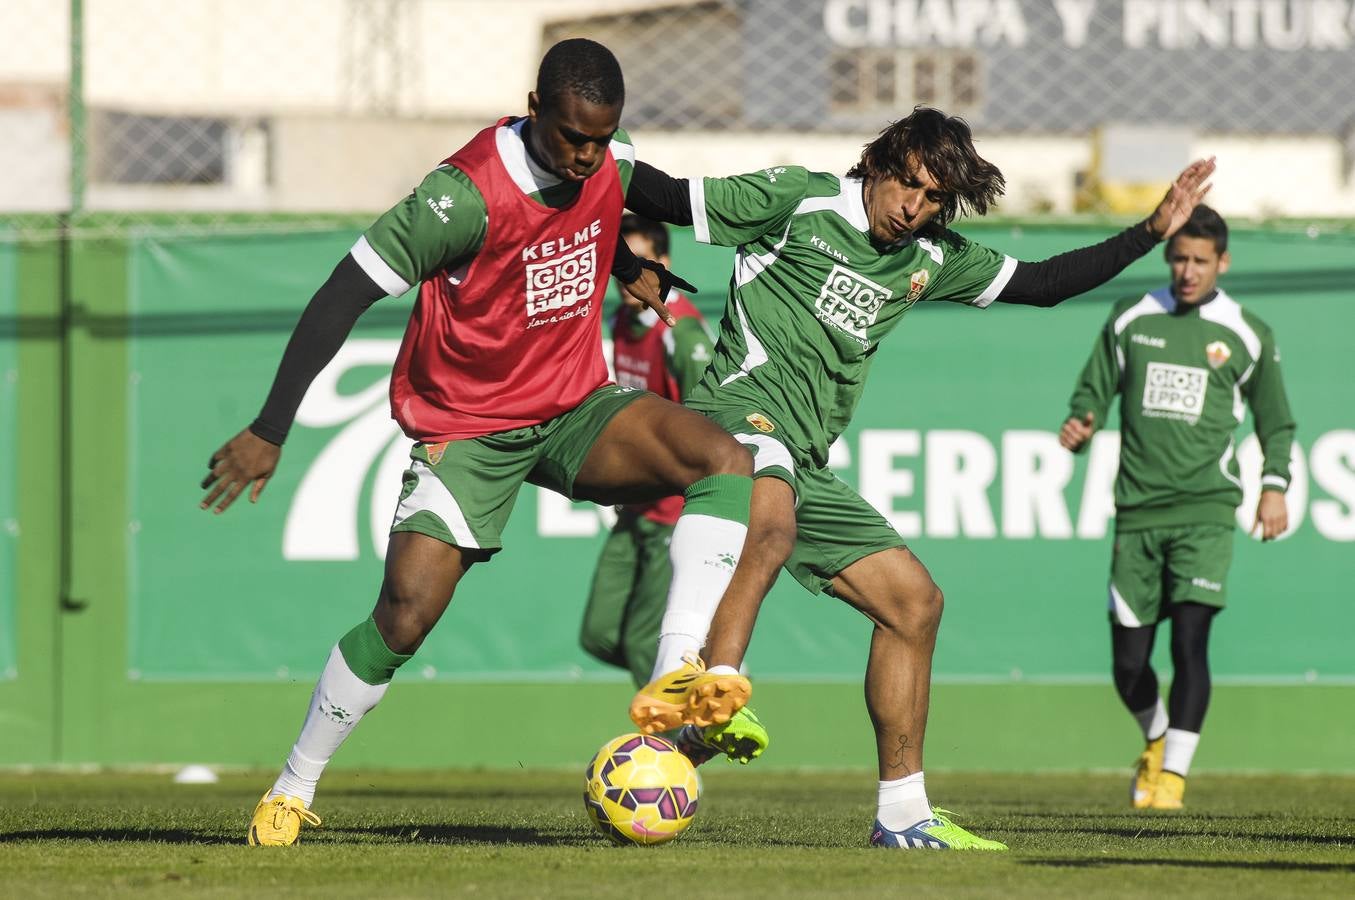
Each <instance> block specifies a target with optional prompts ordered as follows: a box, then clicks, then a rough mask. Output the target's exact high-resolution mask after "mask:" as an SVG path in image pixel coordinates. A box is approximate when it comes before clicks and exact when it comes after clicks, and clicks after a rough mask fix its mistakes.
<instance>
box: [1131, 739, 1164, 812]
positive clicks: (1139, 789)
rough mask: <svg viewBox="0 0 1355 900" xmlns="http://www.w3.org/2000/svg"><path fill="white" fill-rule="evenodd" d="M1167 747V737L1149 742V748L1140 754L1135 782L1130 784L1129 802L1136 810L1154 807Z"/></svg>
mask: <svg viewBox="0 0 1355 900" xmlns="http://www.w3.org/2000/svg"><path fill="white" fill-rule="evenodd" d="M1166 747H1167V736H1166V735H1165V734H1164V735H1162V737H1160V738H1158V739H1157V740H1155V741H1149V742H1148V746H1146V747H1144V748H1143V752H1142V753H1141V754H1139V761H1138V764H1137V765H1136V766H1135V767H1134V780H1133V781H1131V782H1130V783H1129V801H1130V803H1131V804H1132V805H1133V807H1134V808H1135V809H1147V808H1148V807H1150V806H1152V805H1153V791H1154V790H1155V789H1156V788H1157V780H1158V778H1159V777H1160V776H1161V775H1162V753H1163V751H1164V750H1165V749H1166Z"/></svg>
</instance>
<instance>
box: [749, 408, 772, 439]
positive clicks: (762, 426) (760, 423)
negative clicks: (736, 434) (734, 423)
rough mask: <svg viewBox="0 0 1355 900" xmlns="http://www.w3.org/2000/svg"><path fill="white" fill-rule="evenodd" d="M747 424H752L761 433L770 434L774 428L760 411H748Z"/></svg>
mask: <svg viewBox="0 0 1355 900" xmlns="http://www.w3.org/2000/svg"><path fill="white" fill-rule="evenodd" d="M748 424H749V425H752V426H753V427H754V428H756V429H757V430H758V431H761V432H762V433H763V434H771V433H772V432H773V431H775V430H776V426H775V425H773V424H772V423H771V420H770V419H768V418H767V417H766V416H764V415H763V414H762V413H750V414H749V416H748Z"/></svg>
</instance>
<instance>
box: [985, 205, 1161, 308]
mask: <svg viewBox="0 0 1355 900" xmlns="http://www.w3.org/2000/svg"><path fill="white" fill-rule="evenodd" d="M1155 246H1157V238H1155V237H1153V235H1152V234H1151V233H1150V232H1149V231H1148V226H1147V223H1146V222H1140V223H1138V224H1137V225H1132V226H1130V227H1129V228H1126V229H1125V230H1124V231H1121V232H1120V233H1119V234H1117V235H1115V236H1114V237H1112V238H1109V239H1107V240H1104V241H1102V242H1101V243H1099V244H1093V245H1092V246H1090V247H1080V248H1078V249H1077V250H1069V251H1068V252H1067V253H1060V254H1059V255H1058V256H1051V257H1050V258H1049V259H1046V260H1045V261H1044V262H1035V263H1031V262H1018V263H1017V264H1016V268H1015V269H1013V270H1012V277H1011V278H1010V279H1009V280H1008V281H1007V284H1006V286H1005V287H1003V288H1002V292H1001V293H999V294H998V295H997V302H998V303H1017V304H1021V305H1023V306H1044V307H1048V306H1056V305H1058V304H1059V303H1062V302H1063V301H1064V300H1067V299H1068V298H1069V297H1076V296H1077V295H1078V294H1083V293H1086V292H1087V291H1089V290H1091V289H1092V288H1094V287H1099V286H1100V285H1103V284H1105V283H1106V282H1107V281H1110V279H1112V278H1114V277H1115V276H1116V275H1118V274H1120V272H1121V271H1123V270H1124V268H1125V267H1126V266H1128V265H1129V264H1130V263H1132V262H1133V261H1134V260H1136V259H1138V258H1139V257H1141V256H1143V255H1144V254H1145V253H1147V252H1148V251H1149V250H1151V249H1153V247H1155Z"/></svg>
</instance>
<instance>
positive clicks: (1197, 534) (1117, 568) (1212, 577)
mask: <svg viewBox="0 0 1355 900" xmlns="http://www.w3.org/2000/svg"><path fill="white" fill-rule="evenodd" d="M1232 561H1233V527H1232V526H1231V525H1217V524H1212V523H1211V524H1199V525H1173V526H1170V527H1165V528H1144V529H1142V530H1138V531H1117V532H1116V533H1115V551H1114V555H1112V556H1111V559H1110V600H1109V606H1110V617H1111V620H1112V621H1114V622H1117V623H1118V624H1120V625H1124V626H1126V627H1128V628H1136V627H1139V626H1147V625H1156V624H1157V623H1158V622H1161V621H1162V620H1163V619H1165V618H1167V617H1168V616H1169V615H1170V614H1171V605H1172V604H1173V603H1203V604H1205V605H1206V606H1216V607H1218V608H1220V609H1222V608H1223V605H1224V587H1225V585H1226V584H1227V581H1228V567H1229V566H1230V565H1231V564H1232Z"/></svg>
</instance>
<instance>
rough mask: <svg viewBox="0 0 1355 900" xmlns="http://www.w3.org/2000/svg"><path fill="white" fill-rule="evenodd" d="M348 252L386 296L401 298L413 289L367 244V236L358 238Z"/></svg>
mask: <svg viewBox="0 0 1355 900" xmlns="http://www.w3.org/2000/svg"><path fill="white" fill-rule="evenodd" d="M348 252H349V254H350V255H351V256H352V257H353V259H354V260H355V261H356V262H357V264H358V266H359V267H361V269H362V271H364V272H366V273H367V277H368V278H370V279H372V281H374V282H376V286H377V287H379V288H381V290H383V291H385V292H386V296H388V297H399V296H400V295H401V294H403V293H404V292H405V291H407V290H409V289H410V288H411V287H412V285H411V284H410V283H409V282H408V281H405V280H404V279H403V278H401V277H400V273H399V272H396V271H395V270H394V269H392V268H391V267H390V263H388V262H386V261H385V260H384V259H382V258H381V255H380V254H379V253H377V252H376V249H375V248H374V247H373V246H372V245H371V244H369V243H367V235H365V234H364V235H363V236H362V237H360V238H358V242H357V243H356V244H354V245H353V247H352V249H351V250H349V251H348Z"/></svg>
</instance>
